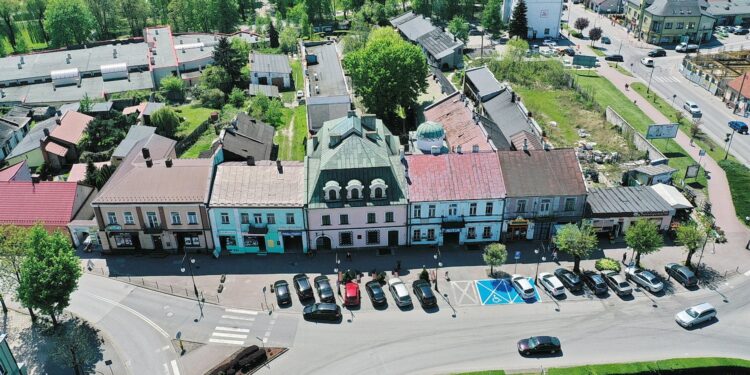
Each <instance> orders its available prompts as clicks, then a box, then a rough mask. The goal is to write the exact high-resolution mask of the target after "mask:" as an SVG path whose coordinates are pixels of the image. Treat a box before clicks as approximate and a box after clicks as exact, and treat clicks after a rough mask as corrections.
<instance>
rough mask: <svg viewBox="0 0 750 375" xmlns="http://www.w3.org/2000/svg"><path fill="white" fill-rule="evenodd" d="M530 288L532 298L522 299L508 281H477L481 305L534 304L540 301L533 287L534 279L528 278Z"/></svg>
mask: <svg viewBox="0 0 750 375" xmlns="http://www.w3.org/2000/svg"><path fill="white" fill-rule="evenodd" d="M528 279H529V282H530V283H531V287H532V288H534V298H530V299H524V298H523V297H521V296H520V295H519V294H518V292H516V289H515V288H513V284H511V282H510V280H509V279H487V280H477V281H476V282H475V283H476V286H477V293H479V299H480V301H481V302H482V305H506V304H513V303H534V302H537V301H541V300H542V298H541V296H540V295H539V291H538V290H537V289H536V286H535V285H534V279H532V278H528Z"/></svg>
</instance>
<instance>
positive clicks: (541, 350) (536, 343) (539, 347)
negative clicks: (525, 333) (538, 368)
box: [518, 336, 562, 356]
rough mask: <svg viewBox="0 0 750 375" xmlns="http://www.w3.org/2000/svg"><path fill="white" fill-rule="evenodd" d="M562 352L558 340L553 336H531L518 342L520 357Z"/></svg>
mask: <svg viewBox="0 0 750 375" xmlns="http://www.w3.org/2000/svg"><path fill="white" fill-rule="evenodd" d="M561 350H562V347H561V346H560V340H559V339H558V338H557V337H554V336H531V337H529V338H528V339H522V340H518V352H519V353H521V355H525V356H526V355H531V354H547V353H549V354H554V353H557V352H559V351H561Z"/></svg>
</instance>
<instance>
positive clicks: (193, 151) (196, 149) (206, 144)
mask: <svg viewBox="0 0 750 375" xmlns="http://www.w3.org/2000/svg"><path fill="white" fill-rule="evenodd" d="M215 138H216V133H215V132H214V128H213V126H209V127H208V129H206V131H205V132H204V133H203V135H201V136H200V138H198V140H197V141H195V143H193V145H192V146H190V148H189V149H187V150H185V152H183V153H182V155H180V156H179V158H180V159H194V158H197V157H198V156H199V155H200V153H201V152H203V151H208V150H209V149H210V148H211V143H213V141H214V139H215Z"/></svg>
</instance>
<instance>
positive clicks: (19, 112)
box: [3, 105, 33, 117]
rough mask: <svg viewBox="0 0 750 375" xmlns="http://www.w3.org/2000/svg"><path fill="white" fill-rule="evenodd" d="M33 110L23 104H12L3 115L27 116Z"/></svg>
mask: <svg viewBox="0 0 750 375" xmlns="http://www.w3.org/2000/svg"><path fill="white" fill-rule="evenodd" d="M32 111H33V108H31V107H27V106H23V105H14V106H13V107H11V108H10V111H8V112H7V113H6V114H5V115H4V116H3V117H5V116H8V117H29V115H31V112H32Z"/></svg>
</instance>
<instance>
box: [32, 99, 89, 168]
mask: <svg viewBox="0 0 750 375" xmlns="http://www.w3.org/2000/svg"><path fill="white" fill-rule="evenodd" d="M93 120H94V118H93V117H91V116H88V115H84V114H83V113H79V112H74V111H67V112H65V113H63V114H62V116H60V117H58V118H57V119H56V120H55V121H56V122H57V124H58V125H59V126H58V127H56V128H55V129H54V130H52V131H49V130H46V129H45V131H44V138H42V141H41V142H42V143H41V145H42V155H43V156H44V162H45V163H47V165H48V166H49V167H50V168H52V169H53V170H59V169H60V168H61V167H62V166H65V165H70V164H73V163H75V162H77V161H78V144H79V143H80V142H81V139H83V135H84V133H85V132H86V129H87V128H88V126H89V123H90V122H91V121H93Z"/></svg>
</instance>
